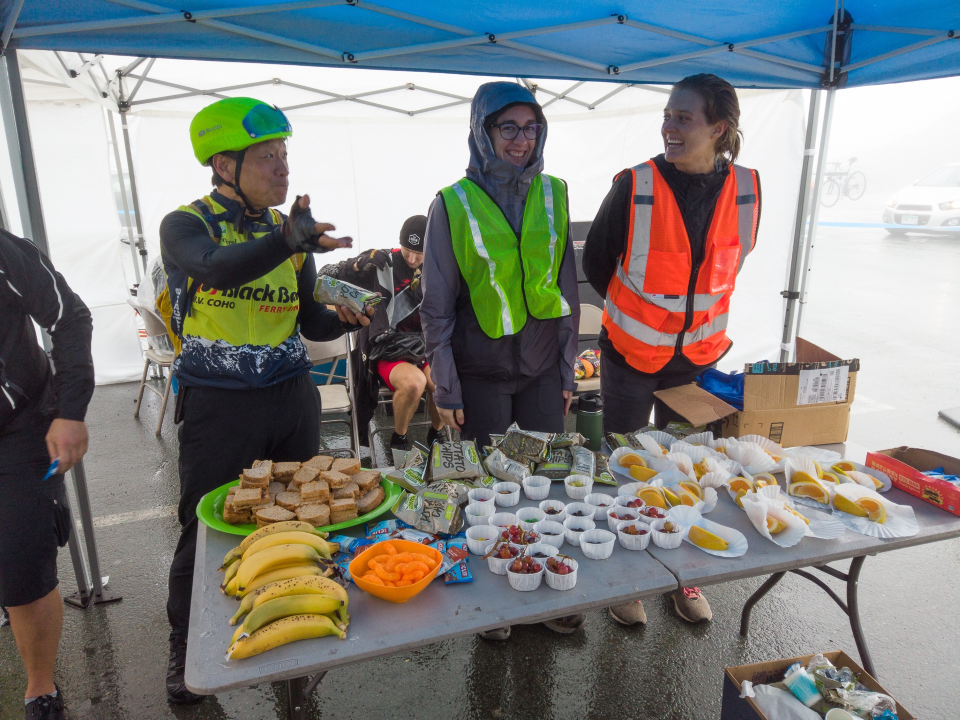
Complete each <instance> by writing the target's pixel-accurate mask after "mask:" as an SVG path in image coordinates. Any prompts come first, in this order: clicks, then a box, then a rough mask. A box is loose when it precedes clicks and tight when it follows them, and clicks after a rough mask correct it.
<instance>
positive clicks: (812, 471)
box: [783, 457, 837, 512]
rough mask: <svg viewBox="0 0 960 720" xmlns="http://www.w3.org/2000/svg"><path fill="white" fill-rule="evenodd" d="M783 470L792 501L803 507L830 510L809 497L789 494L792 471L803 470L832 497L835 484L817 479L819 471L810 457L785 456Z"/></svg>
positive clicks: (827, 506)
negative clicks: (785, 460)
mask: <svg viewBox="0 0 960 720" xmlns="http://www.w3.org/2000/svg"><path fill="white" fill-rule="evenodd" d="M783 471H784V474H785V475H786V478H787V495H789V497H790V500H791V501H792V502H794V503H796V504H798V505H803V506H804V507H809V508H814V509H819V510H824V511H826V512H830V511H831V507H830V506H829V505H824V504H823V503H818V502H817V501H816V500H811V499H810V498H804V497H794V496H793V495H790V485H792V484H793V475H794V473H797V472H805V473H807V474H808V475H809V476H810V477H812V478H813V479H814V480H815V481H816V482H817V483H818V484H819V485H820V487H822V488H824V489H825V490H826V491H827V493H828V494H829V495H830V497H831V498H833V493H834V492H835V491H836V488H837V486H836V485H834V484H833V483H832V482H827V483H825V482H821V481H820V480H819V479H818V477H819V473H818V472H817V466H816V464H815V463H814V461H813V460H812V459H810V458H807V457H789V458H787V462H786V465H785V466H784V470H783Z"/></svg>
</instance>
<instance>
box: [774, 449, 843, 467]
mask: <svg viewBox="0 0 960 720" xmlns="http://www.w3.org/2000/svg"><path fill="white" fill-rule="evenodd" d="M784 452H785V453H786V454H787V457H798V458H799V457H805V458H810V459H811V460H816V461H817V462H818V463H820V464H821V465H826V466H828V467H829V466H830V465H833V464H834V463H835V462H837V460H840V453H838V452H834V451H833V450H824V449H823V448H818V447H807V446H806V445H802V446H799V447H792V448H786V449H784Z"/></svg>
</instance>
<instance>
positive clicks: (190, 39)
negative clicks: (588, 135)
mask: <svg viewBox="0 0 960 720" xmlns="http://www.w3.org/2000/svg"><path fill="white" fill-rule="evenodd" d="M185 4H186V3H184V2H181V1H180V0H177V2H176V3H174V2H172V0H151V1H150V2H147V1H145V0H69V2H68V1H67V0H61V1H60V2H52V1H51V0H23V3H22V8H21V9H20V11H19V14H18V15H17V13H16V10H17V5H18V2H11V3H7V5H8V10H7V13H6V17H4V35H6V34H8V33H9V35H10V37H11V38H12V41H13V42H15V43H17V46H18V47H21V48H36V49H47V50H72V51H80V52H85V53H109V54H120V55H135V56H149V57H165V58H181V59H206V60H228V61H243V62H262V63H281V64H302V65H332V66H346V67H364V68H372V69H387V70H401V69H402V70H408V71H427V72H452V73H469V74H482V75H495V76H508V77H509V76H513V77H516V76H524V77H540V78H569V79H572V80H593V81H614V82H630V83H672V82H675V81H676V80H678V79H679V78H681V77H683V76H685V75H688V74H691V73H694V72H715V73H717V74H718V75H721V76H723V77H725V78H727V79H729V80H730V81H731V82H733V83H734V84H735V85H737V86H739V87H811V88H812V87H819V86H821V84H822V81H821V78H822V76H823V74H824V68H829V64H830V62H831V58H830V57H829V53H825V50H824V48H825V47H828V46H829V43H828V38H829V37H830V36H831V35H833V33H834V31H835V28H834V26H833V24H832V17H833V15H834V9H835V8H836V7H837V3H836V2H835V0H805V1H804V2H779V3H771V2H768V1H767V0H744V1H743V2H738V3H736V4H734V3H730V2H729V1H728V0H691V2H688V3H685V4H683V5H682V6H680V5H678V4H677V3H674V2H666V1H663V0H661V1H660V2H649V1H644V0H619V1H614V0H601V1H600V2H591V3H584V2H582V1H581V0H548V1H545V2H540V3H529V4H518V3H516V2H514V1H510V2H508V1H507V0H487V1H486V2H477V1H476V0H447V2H443V3H438V2H427V1H426V0H379V1H378V2H366V1H365V0H299V1H297V2H281V3H272V4H266V3H264V2H263V0H190V2H189V10H184V9H183V6H184V5H185ZM842 7H844V8H845V10H846V12H848V13H849V14H850V15H851V16H852V18H853V23H854V24H853V26H852V30H853V37H852V43H851V46H850V52H849V57H847V56H846V55H845V54H844V53H839V54H838V55H837V56H836V57H835V58H834V59H835V62H836V63H837V65H836V67H837V68H838V72H836V73H835V75H837V77H839V79H840V82H841V83H842V84H846V85H863V84H873V83H880V82H897V81H905V80H917V79H923V78H931V77H942V76H947V75H957V74H960V42H958V38H957V37H956V35H958V34H960V3H957V2H955V1H949V2H946V1H943V0H917V1H916V2H913V3H911V4H910V6H909V12H906V11H905V9H904V3H903V2H902V0H851V1H849V2H845V3H844V4H843V5H842ZM681 8H682V10H681ZM841 15H842V13H841ZM14 16H16V17H14ZM13 20H15V25H12V21H13ZM839 29H840V30H843V28H839ZM954 29H956V30H957V31H958V32H957V33H955V32H954ZM825 55H827V56H828V57H825ZM827 75H829V72H828V73H827Z"/></svg>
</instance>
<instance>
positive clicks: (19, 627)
mask: <svg viewBox="0 0 960 720" xmlns="http://www.w3.org/2000/svg"><path fill="white" fill-rule="evenodd" d="M7 612H8V613H9V614H10V628H11V629H12V630H13V638H14V640H16V643H17V650H19V651H20V657H21V658H22V659H23V664H24V667H26V669H27V692H26V694H25V695H24V697H25V698H29V697H39V696H41V695H49V694H50V693H52V692H53V691H54V690H55V689H56V688H55V686H54V684H53V666H54V665H55V664H56V662H57V648H58V647H59V646H60V632H61V630H62V629H63V600H61V598H60V590H59V588H54V589H53V590H51V591H50V592H49V593H47V594H46V595H45V596H43V597H42V598H40V599H39V600H34V601H33V602H32V603H30V604H29V605H19V606H17V607H10V608H7Z"/></svg>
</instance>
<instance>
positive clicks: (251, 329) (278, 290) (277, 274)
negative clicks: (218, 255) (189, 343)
mask: <svg viewBox="0 0 960 720" xmlns="http://www.w3.org/2000/svg"><path fill="white" fill-rule="evenodd" d="M202 202H203V204H204V205H206V206H207V208H209V209H210V211H211V215H210V216H207V217H204V216H203V213H202V212H201V210H200V209H199V208H197V207H196V206H195V205H184V206H181V207H180V208H179V209H180V210H182V211H184V212H189V213H191V214H193V215H196V216H198V217H200V218H201V219H202V220H203V221H204V224H206V225H207V226H208V228H209V229H210V231H211V237H214V236H216V235H219V239H218V244H219V245H221V246H223V245H235V244H238V243H242V242H246V241H247V240H248V239H255V238H259V237H263V236H264V235H267V234H269V233H270V232H272V230H273V228H274V227H275V226H276V225H277V224H279V221H280V216H279V214H277V213H276V211H274V210H270V218H271V220H272V223H261V222H256V223H253V224H252V228H251V227H245V228H244V232H242V233H238V232H237V231H236V228H235V227H234V225H233V223H230V222H224V221H222V219H221V217H225V212H226V211H225V208H223V207H222V206H221V205H220V204H219V203H217V202H216V201H215V200H214V199H213V198H211V197H209V196H207V197H205V198H203V200H202ZM218 216H221V217H218ZM211 220H213V221H215V222H217V223H218V226H219V227H218V228H212V227H210V221H211ZM249 222H250V221H248V223H249ZM218 231H219V232H218ZM300 266H302V258H301V257H300V255H299V254H298V255H294V256H293V257H291V258H290V259H289V260H286V261H284V262H282V263H280V264H279V265H278V266H277V267H275V268H273V269H272V270H270V271H269V272H267V273H264V274H263V276H261V277H259V278H257V279H256V280H253V281H252V282H249V283H247V284H245V285H243V286H242V287H239V288H231V289H227V290H224V289H223V288H212V287H209V286H207V285H202V284H201V285H199V287H197V288H196V291H195V292H194V293H193V295H192V298H191V302H190V308H189V311H188V312H185V313H183V316H182V333H181V334H182V335H183V336H184V337H187V336H192V337H197V338H201V339H202V340H205V341H211V342H216V341H218V340H219V341H223V342H226V343H227V344H228V345H232V346H234V347H240V346H269V347H272V348H275V347H277V346H278V345H280V344H281V343H283V342H284V341H285V340H287V339H288V338H290V337H291V336H293V335H296V333H297V315H298V311H299V309H300V297H299V291H298V287H297V273H298V271H299V267H300ZM195 282H196V281H195V280H193V279H192V278H191V279H189V280H188V284H187V287H191V286H193V285H194V283H195Z"/></svg>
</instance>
